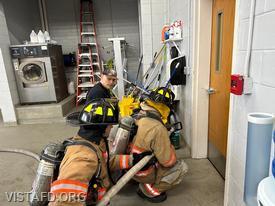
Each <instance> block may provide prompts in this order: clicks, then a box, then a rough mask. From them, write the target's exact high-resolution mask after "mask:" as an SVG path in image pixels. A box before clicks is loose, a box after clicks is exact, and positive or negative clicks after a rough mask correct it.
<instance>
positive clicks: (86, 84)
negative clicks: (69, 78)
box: [78, 82, 94, 87]
mask: <svg viewBox="0 0 275 206" xmlns="http://www.w3.org/2000/svg"><path fill="white" fill-rule="evenodd" d="M93 86H94V84H93V83H92V82H84V83H81V84H79V85H78V87H93Z"/></svg>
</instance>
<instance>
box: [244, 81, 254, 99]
mask: <svg viewBox="0 0 275 206" xmlns="http://www.w3.org/2000/svg"><path fill="white" fill-rule="evenodd" d="M243 78H244V79H243V81H244V84H243V94H246V95H247V94H252V89H253V79H252V78H251V77H246V76H244V77H243Z"/></svg>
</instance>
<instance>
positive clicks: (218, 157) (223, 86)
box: [208, 0, 235, 177]
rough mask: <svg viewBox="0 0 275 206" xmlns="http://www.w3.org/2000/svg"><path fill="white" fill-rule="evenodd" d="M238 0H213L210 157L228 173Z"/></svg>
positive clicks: (223, 172) (216, 165)
mask: <svg viewBox="0 0 275 206" xmlns="http://www.w3.org/2000/svg"><path fill="white" fill-rule="evenodd" d="M234 16H235V0H213V7H212V40H211V41H212V42H211V61H210V62H211V66H210V68H211V72H210V88H209V90H208V93H209V95H210V98H209V126H208V158H209V160H210V161H211V162H212V164H213V165H214V166H215V167H216V169H217V170H218V171H219V173H220V174H221V175H222V176H223V177H224V175H225V160H226V148H227V131H228V115H229V97H230V75H231V66H232V48H233V33H234Z"/></svg>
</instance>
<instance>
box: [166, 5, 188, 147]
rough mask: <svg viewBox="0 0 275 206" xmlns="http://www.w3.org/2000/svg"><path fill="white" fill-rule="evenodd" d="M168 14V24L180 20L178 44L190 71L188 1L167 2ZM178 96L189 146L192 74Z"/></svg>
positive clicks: (179, 109)
mask: <svg viewBox="0 0 275 206" xmlns="http://www.w3.org/2000/svg"><path fill="white" fill-rule="evenodd" d="M168 2H169V5H168V6H169V7H168V13H169V22H170V24H171V22H173V21H175V20H182V21H183V30H182V37H183V40H182V41H181V42H180V44H179V46H180V49H181V52H182V53H183V54H184V55H185V56H186V60H187V66H189V67H190V68H191V70H192V67H193V65H190V62H191V61H190V60H191V56H190V54H192V48H191V47H190V44H191V38H192V37H191V36H189V34H190V28H191V25H192V22H191V21H192V20H191V19H190V12H191V6H192V5H191V2H192V1H190V0H172V1H168ZM179 96H180V97H181V100H180V102H179V105H178V114H179V116H180V118H181V121H182V122H183V131H182V132H183V137H184V139H185V141H186V143H187V144H188V145H189V146H191V128H192V125H191V122H192V116H191V112H192V72H191V74H190V75H188V76H187V78H186V85H185V86H180V90H179Z"/></svg>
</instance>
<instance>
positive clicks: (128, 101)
mask: <svg viewBox="0 0 275 206" xmlns="http://www.w3.org/2000/svg"><path fill="white" fill-rule="evenodd" d="M139 104H140V102H139V101H138V100H137V99H135V98H134V97H132V96H123V97H122V100H121V101H119V103H118V106H119V111H120V115H121V117H125V116H130V115H132V114H133V110H134V109H138V108H139V107H140V106H139Z"/></svg>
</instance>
